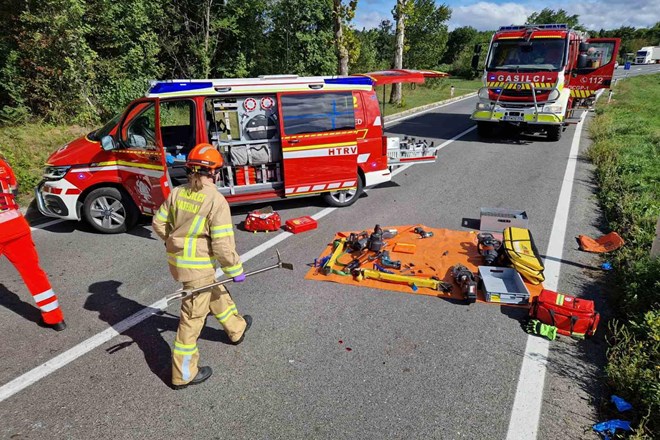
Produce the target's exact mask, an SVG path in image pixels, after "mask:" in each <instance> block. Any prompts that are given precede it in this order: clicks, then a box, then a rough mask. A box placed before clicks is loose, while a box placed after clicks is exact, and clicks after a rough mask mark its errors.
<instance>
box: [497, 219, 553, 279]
mask: <svg viewBox="0 0 660 440" xmlns="http://www.w3.org/2000/svg"><path fill="white" fill-rule="evenodd" d="M502 246H503V247H504V253H505V254H506V256H507V257H508V258H509V260H510V261H511V264H512V265H513V268H514V269H516V270H517V271H518V272H519V273H520V275H522V276H523V277H524V278H525V279H527V280H528V281H529V282H530V283H532V284H540V283H541V282H542V281H544V280H545V277H544V276H543V269H544V267H543V264H542V263H541V260H540V258H539V256H538V255H539V251H538V250H537V249H536V245H535V244H534V239H533V238H532V233H531V232H529V229H524V228H514V227H510V228H506V229H505V230H504V239H503V240H502Z"/></svg>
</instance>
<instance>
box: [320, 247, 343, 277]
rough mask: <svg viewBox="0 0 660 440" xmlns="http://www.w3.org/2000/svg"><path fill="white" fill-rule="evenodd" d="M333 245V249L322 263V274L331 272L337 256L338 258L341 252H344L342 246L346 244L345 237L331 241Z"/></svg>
mask: <svg viewBox="0 0 660 440" xmlns="http://www.w3.org/2000/svg"><path fill="white" fill-rule="evenodd" d="M333 246H334V250H333V251H332V254H331V255H330V258H329V259H328V261H326V262H325V264H324V265H323V270H322V271H321V272H322V273H323V275H330V274H331V273H332V270H333V269H332V266H334V265H335V263H336V262H337V258H339V256H340V255H341V253H342V252H344V247H345V246H346V239H344V238H342V239H339V240H335V241H334V242H333Z"/></svg>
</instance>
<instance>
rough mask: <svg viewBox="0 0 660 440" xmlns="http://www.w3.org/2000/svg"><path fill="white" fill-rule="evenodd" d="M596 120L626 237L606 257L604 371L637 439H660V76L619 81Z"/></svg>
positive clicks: (601, 161) (596, 144)
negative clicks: (609, 314) (610, 288)
mask: <svg viewBox="0 0 660 440" xmlns="http://www.w3.org/2000/svg"><path fill="white" fill-rule="evenodd" d="M614 98H615V99H614V101H612V103H611V104H606V103H604V102H602V103H600V104H599V105H598V107H597V109H596V117H595V118H594V120H593V121H592V124H591V125H590V134H591V137H592V139H593V144H592V147H591V149H590V150H589V155H590V158H591V160H592V161H593V162H594V163H595V164H596V167H597V168H596V178H597V181H598V184H599V187H600V189H599V194H598V196H599V199H600V203H601V206H602V207H603V210H604V213H605V215H606V218H607V222H608V225H609V227H610V228H611V229H612V230H614V231H617V232H618V233H619V234H620V235H621V236H622V237H623V238H624V240H625V241H626V244H625V246H623V247H622V248H621V249H619V250H617V251H615V252H614V253H613V254H611V255H608V258H610V261H611V262H612V264H613V266H614V269H615V270H614V273H613V274H612V277H613V280H612V284H613V285H615V286H617V287H616V289H615V292H616V293H615V295H614V297H613V298H611V305H612V306H613V308H614V310H617V312H618V316H617V319H616V320H614V321H612V323H611V324H610V328H609V330H610V334H609V338H608V339H609V344H610V347H609V349H608V364H607V366H606V373H607V377H608V380H609V383H610V385H611V386H612V388H613V390H614V392H615V393H616V394H617V395H620V396H621V397H624V398H625V399H626V400H628V401H629V402H631V403H632V404H633V406H634V407H635V412H634V414H632V415H629V414H626V415H620V417H621V418H623V419H629V418H630V417H633V419H634V420H633V421H635V422H636V423H638V425H637V426H639V428H638V429H637V432H636V434H635V438H639V439H642V438H648V439H651V438H660V418H659V417H658V414H660V258H653V257H651V256H650V249H651V244H652V243H653V239H654V237H655V226H656V222H657V220H658V216H660V113H659V112H658V109H657V107H658V103H659V102H660V75H649V76H638V77H634V78H630V79H627V80H625V81H620V82H619V85H618V86H617V87H616V89H615V94H614ZM603 101H604V100H603Z"/></svg>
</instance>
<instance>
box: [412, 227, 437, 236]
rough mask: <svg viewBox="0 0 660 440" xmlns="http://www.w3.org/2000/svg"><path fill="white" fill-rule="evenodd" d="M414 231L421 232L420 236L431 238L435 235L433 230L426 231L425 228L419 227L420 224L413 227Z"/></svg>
mask: <svg viewBox="0 0 660 440" xmlns="http://www.w3.org/2000/svg"><path fill="white" fill-rule="evenodd" d="M413 232H414V233H415V234H419V235H420V237H419V238H429V237H433V232H431V231H425V230H424V228H421V227H419V226H418V227H416V228H415V229H413Z"/></svg>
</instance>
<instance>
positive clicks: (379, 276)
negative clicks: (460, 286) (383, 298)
mask: <svg viewBox="0 0 660 440" xmlns="http://www.w3.org/2000/svg"><path fill="white" fill-rule="evenodd" d="M353 276H355V277H356V278H357V280H358V281H359V280H362V279H364V278H368V279H372V280H380V281H389V282H394V283H404V284H408V285H409V286H413V285H414V286H417V287H427V288H429V289H433V290H437V291H439V292H445V293H449V292H451V290H452V285H451V284H449V283H446V282H444V281H442V280H440V279H435V278H419V277H414V276H407V275H397V274H389V273H385V272H380V271H378V270H371V269H358V270H355V271H354V272H353Z"/></svg>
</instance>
